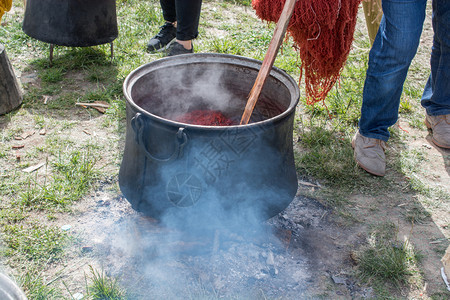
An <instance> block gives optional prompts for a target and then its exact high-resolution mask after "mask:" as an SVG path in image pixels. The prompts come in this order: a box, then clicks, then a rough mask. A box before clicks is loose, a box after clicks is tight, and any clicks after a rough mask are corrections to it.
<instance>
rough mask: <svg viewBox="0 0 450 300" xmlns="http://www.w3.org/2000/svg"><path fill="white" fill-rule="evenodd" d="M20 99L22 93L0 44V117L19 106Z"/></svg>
mask: <svg viewBox="0 0 450 300" xmlns="http://www.w3.org/2000/svg"><path fill="white" fill-rule="evenodd" d="M22 99H23V98H22V92H21V91H20V88H19V84H18V83H17V79H16V76H15V74H14V71H13V68H12V66H11V63H10V61H9V59H8V56H7V54H6V51H5V47H4V46H3V45H2V44H0V115H3V114H6V113H9V112H11V111H12V110H14V109H15V108H17V107H18V106H20V104H22Z"/></svg>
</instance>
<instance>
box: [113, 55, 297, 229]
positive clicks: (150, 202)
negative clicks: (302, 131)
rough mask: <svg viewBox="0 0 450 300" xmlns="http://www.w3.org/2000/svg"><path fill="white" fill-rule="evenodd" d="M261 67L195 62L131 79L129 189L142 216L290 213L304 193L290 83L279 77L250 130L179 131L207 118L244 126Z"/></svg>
mask: <svg viewBox="0 0 450 300" xmlns="http://www.w3.org/2000/svg"><path fill="white" fill-rule="evenodd" d="M260 66H261V62H260V61H257V60H253V59H249V58H245V57H239V56H233V55H226V54H190V55H180V56H174V57H168V58H163V59H160V60H157V61H154V62H151V63H148V64H146V65H143V66H141V67H139V68H138V69H136V70H134V71H132V72H131V73H130V74H129V75H128V77H127V78H126V80H125V82H124V86H123V88H124V94H125V97H126V100H127V103H126V104H127V131H126V143H125V150H124V155H123V161H122V164H121V167H120V174H119V185H120V188H121V191H122V192H123V194H124V196H125V197H126V199H127V200H128V201H129V202H130V203H131V204H132V207H133V208H134V209H136V210H138V211H141V212H143V213H144V214H146V215H149V216H152V217H156V218H163V216H166V215H170V216H176V218H185V217H187V216H190V217H191V220H204V219H205V218H207V219H209V222H215V221H216V220H226V221H229V220H232V219H234V218H239V219H250V218H251V219H253V218H254V219H256V220H262V219H267V218H270V217H272V216H274V215H276V214H277V213H279V212H280V211H282V210H283V209H284V208H286V207H287V205H288V204H289V203H290V202H291V201H292V200H293V198H294V196H295V193H296V191H297V175H296V171H295V166H294V157H293V147H292V132H293V121H294V114H295V107H296V104H297V102H298V99H299V89H298V86H297V84H296V82H295V81H294V80H293V79H292V78H291V77H290V76H289V75H288V74H286V73H285V72H283V71H282V70H280V69H277V68H274V69H273V70H272V72H271V74H270V77H269V78H268V79H267V81H266V84H265V86H264V89H263V91H262V93H261V97H260V99H259V101H258V103H257V105H256V108H255V111H254V113H253V116H252V119H251V120H250V122H251V123H250V124H248V125H242V126H241V125H236V126H223V127H220V126H199V125H190V124H184V123H180V122H176V121H173V119H174V118H175V117H176V116H177V115H180V114H183V113H184V112H186V111H192V110H198V109H207V110H219V111H221V112H223V113H224V114H225V115H226V116H228V117H230V118H232V119H235V120H236V121H237V122H238V123H239V120H240V117H241V115H242V112H243V109H244V107H245V103H246V101H247V95H248V93H249V91H250V89H251V88H252V86H253V83H254V81H255V78H256V76H257V73H258V70H259V68H260ZM238 123H237V124H238Z"/></svg>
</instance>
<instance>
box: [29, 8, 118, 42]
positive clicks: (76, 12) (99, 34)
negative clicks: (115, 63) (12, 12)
mask: <svg viewBox="0 0 450 300" xmlns="http://www.w3.org/2000/svg"><path fill="white" fill-rule="evenodd" d="M22 29H23V31H24V32H25V33H26V34H27V35H29V36H31V37H33V38H35V39H37V40H40V41H43V42H47V43H50V44H55V45H60V46H68V47H89V46H94V45H101V44H106V43H110V42H112V41H113V40H115V39H116V38H117V35H118V30H117V17H116V1H115V0H27V4H26V9H25V16H24V19H23V24H22Z"/></svg>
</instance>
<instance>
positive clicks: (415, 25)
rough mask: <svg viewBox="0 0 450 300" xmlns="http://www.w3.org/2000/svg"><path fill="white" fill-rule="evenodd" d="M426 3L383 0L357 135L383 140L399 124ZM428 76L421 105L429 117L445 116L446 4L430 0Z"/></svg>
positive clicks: (449, 82)
mask: <svg viewBox="0 0 450 300" xmlns="http://www.w3.org/2000/svg"><path fill="white" fill-rule="evenodd" d="M426 5H427V0H382V6H383V18H382V20H381V24H380V28H379V30H378V33H377V36H376V38H375V41H374V44H373V46H372V49H371V50H370V54H369V66H368V69H367V73H366V80H365V83H364V90H363V104H362V108H361V118H360V120H359V131H360V133H361V134H362V135H363V136H366V137H369V138H376V139H380V140H383V141H387V140H388V139H389V131H388V128H389V127H390V126H392V125H394V124H395V123H396V122H397V120H398V109H399V105H400V96H401V94H402V90H403V84H404V82H405V79H406V75H407V72H408V68H409V66H410V64H411V61H412V59H413V58H414V56H415V55H416V52H417V47H418V46H419V41H420V35H421V33H422V29H423V22H424V20H425V12H426ZM432 22H433V30H434V38H433V47H432V53H431V60H430V63H431V74H430V76H429V79H428V82H427V84H426V86H425V88H424V92H423V96H422V101H421V103H422V106H423V107H424V108H425V109H426V111H427V113H428V114H429V115H433V116H436V115H445V114H449V113H450V1H449V0H433V16H432Z"/></svg>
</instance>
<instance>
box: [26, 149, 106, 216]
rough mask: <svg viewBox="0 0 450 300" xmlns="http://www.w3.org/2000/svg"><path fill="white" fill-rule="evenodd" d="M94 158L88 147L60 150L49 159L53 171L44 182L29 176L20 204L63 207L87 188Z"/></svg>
mask: <svg viewBox="0 0 450 300" xmlns="http://www.w3.org/2000/svg"><path fill="white" fill-rule="evenodd" d="M95 163H96V158H95V157H94V156H93V154H92V152H91V149H90V147H87V150H84V151H80V150H75V151H73V152H70V153H64V152H60V154H59V156H58V157H57V159H56V160H55V161H53V162H51V165H52V168H53V169H54V173H53V174H52V175H51V176H50V177H49V178H48V179H47V178H46V180H45V181H44V182H39V181H38V179H37V178H32V177H30V178H29V180H28V186H27V188H26V189H25V191H24V192H22V193H21V194H20V203H21V205H25V206H27V207H30V208H35V209H49V210H52V209H64V208H66V207H67V205H68V204H70V203H72V202H74V201H77V200H79V199H80V198H81V197H82V196H84V194H85V193H86V192H87V191H89V190H90V188H91V186H92V184H93V182H94V180H95V179H96V178H97V176H98V171H97V170H96V169H95V168H94V166H95Z"/></svg>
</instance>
